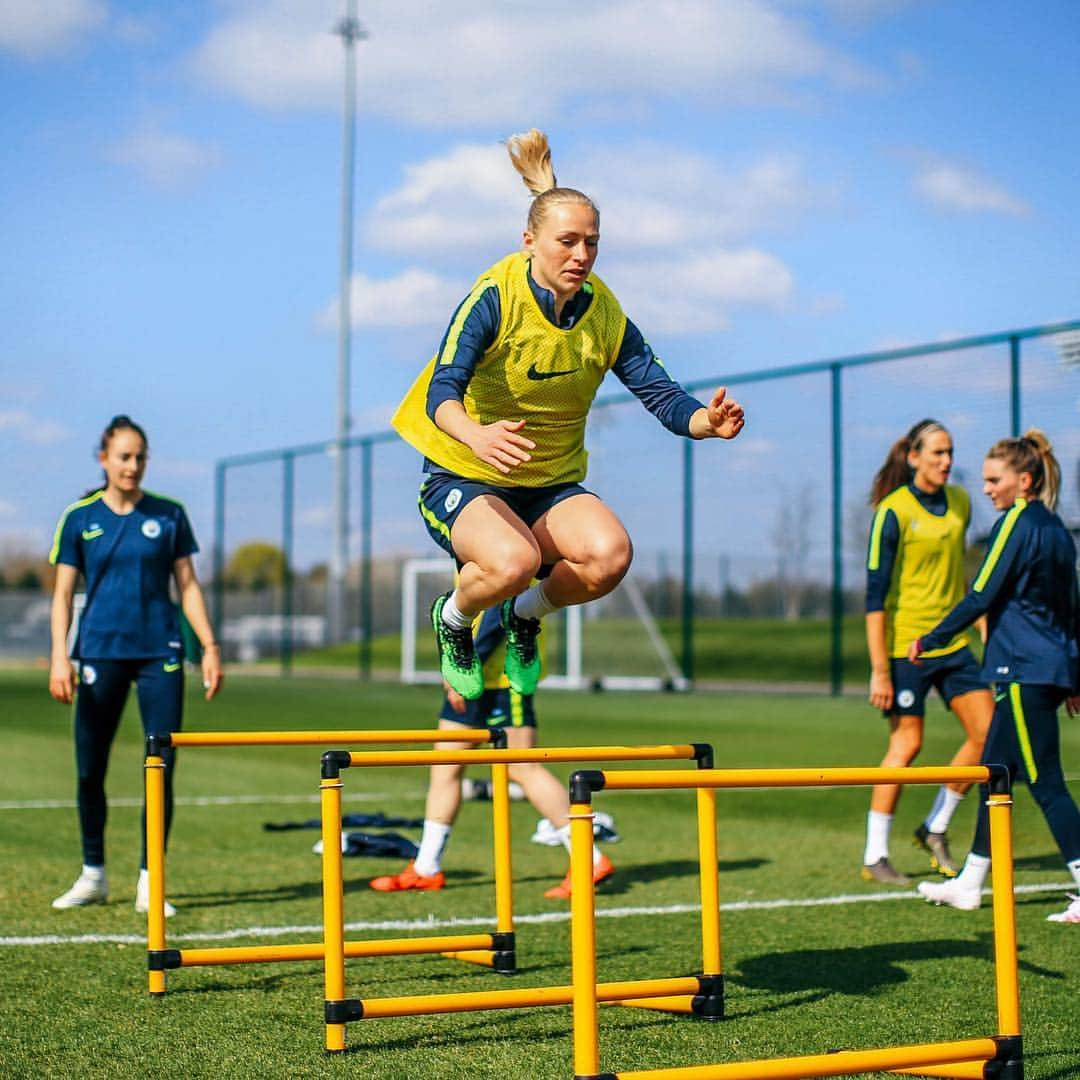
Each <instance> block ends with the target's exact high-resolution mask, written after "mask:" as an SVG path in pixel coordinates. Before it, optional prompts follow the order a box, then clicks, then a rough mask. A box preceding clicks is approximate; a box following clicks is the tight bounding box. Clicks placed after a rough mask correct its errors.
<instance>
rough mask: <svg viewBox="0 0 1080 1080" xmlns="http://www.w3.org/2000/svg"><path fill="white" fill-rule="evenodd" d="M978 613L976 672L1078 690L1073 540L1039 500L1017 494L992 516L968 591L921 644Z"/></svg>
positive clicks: (1079, 618) (938, 639) (933, 644)
mask: <svg viewBox="0 0 1080 1080" xmlns="http://www.w3.org/2000/svg"><path fill="white" fill-rule="evenodd" d="M981 615H986V617H987V641H986V653H985V656H984V658H983V676H984V678H986V679H987V680H988V681H990V682H999V683H1001V682H1019V683H1031V684H1037V685H1042V686H1058V687H1062V688H1063V689H1065V690H1068V691H1071V692H1077V691H1080V640H1078V639H1080V594H1078V590H1077V579H1076V545H1075V544H1074V543H1073V539H1072V537H1071V536H1070V535H1069V531H1068V530H1067V529H1066V528H1065V525H1064V524H1063V522H1062V520H1061V518H1059V517H1058V516H1057V514H1055V513H1053V511H1051V510H1048V509H1047V508H1046V507H1045V506H1044V505H1043V504H1042V503H1041V502H1039V501H1037V500H1034V501H1030V502H1029V501H1026V500H1024V499H1017V501H1016V505H1015V506H1013V507H1012V508H1011V509H1010V510H1008V511H1007V512H1006V513H1005V514H1003V515H1002V516H1001V517H1000V518H999V519H998V520H997V522H996V523H995V524H994V528H993V529H992V531H991V533H990V538H989V550H988V552H987V555H986V558H985V559H984V560H983V564H982V566H981V567H980V569H979V573H978V575H977V576H976V578H975V581H974V583H973V584H972V586H971V589H970V591H969V592H968V594H967V596H965V597H964V599H963V600H961V601H960V603H959V604H957V606H956V607H955V608H953V610H952V611H950V612H949V614H948V615H946V616H945V618H944V619H942V620H941V622H940V623H938V625H937V626H935V627H934V629H933V630H931V631H930V633H929V634H926V635H925V636H924V637H923V638H922V639H921V641H920V645H921V647H922V648H923V649H924V650H929V649H935V648H940V647H941V646H942V645H943V644H944V643H945V642H947V641H949V640H950V639H951V638H952V637H953V636H954V635H955V634H957V633H959V632H960V631H961V630H963V629H964V628H965V627H967V626H970V625H971V624H972V623H973V622H974V621H975V620H976V619H977V618H979V616H981Z"/></svg>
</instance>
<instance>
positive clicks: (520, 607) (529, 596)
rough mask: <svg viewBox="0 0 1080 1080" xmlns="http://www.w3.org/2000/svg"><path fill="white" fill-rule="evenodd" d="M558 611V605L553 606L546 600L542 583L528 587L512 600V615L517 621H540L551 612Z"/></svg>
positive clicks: (546, 596)
mask: <svg viewBox="0 0 1080 1080" xmlns="http://www.w3.org/2000/svg"><path fill="white" fill-rule="evenodd" d="M558 609H559V605H558V604H553V603H552V602H551V601H550V600H549V599H548V594H547V592H546V590H545V589H544V583H543V582H542V581H538V582H537V583H536V584H535V585H530V586H529V587H528V588H527V589H526V590H525V591H524V592H523V593H522V594H521V595H520V596H518V597H516V598H515V600H514V614H515V615H516V616H517V617H518V618H519V619H542V618H543V617H544V616H545V615H550V614H551V613H552V612H553V611H558Z"/></svg>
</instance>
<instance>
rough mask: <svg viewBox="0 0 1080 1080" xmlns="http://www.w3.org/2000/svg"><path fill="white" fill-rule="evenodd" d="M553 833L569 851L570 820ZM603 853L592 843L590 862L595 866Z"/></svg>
mask: <svg viewBox="0 0 1080 1080" xmlns="http://www.w3.org/2000/svg"><path fill="white" fill-rule="evenodd" d="M555 835H556V836H557V837H558V838H559V839H560V840H561V841H562V846H563V847H564V848H566V850H567V852H568V853H569V851H570V822H567V823H566V824H565V825H564V826H563V827H562V828H561V829H556V830H555ZM602 858H603V855H602V854H601V853H600V849H599V848H598V847H597V846H596V845H595V844H593V846H592V864H593V866H596V865H598V864H599V862H600V860H601V859H602Z"/></svg>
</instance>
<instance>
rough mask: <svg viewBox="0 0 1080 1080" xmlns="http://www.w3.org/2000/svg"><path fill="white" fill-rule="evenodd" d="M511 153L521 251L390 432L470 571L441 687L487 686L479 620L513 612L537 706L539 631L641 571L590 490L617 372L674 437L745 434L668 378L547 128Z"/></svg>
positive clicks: (442, 532)
mask: <svg viewBox="0 0 1080 1080" xmlns="http://www.w3.org/2000/svg"><path fill="white" fill-rule="evenodd" d="M507 147H508V150H509V154H510V160H511V162H512V164H513V166H514V168H515V169H516V170H517V171H518V172H519V173H520V174H521V177H522V180H523V181H524V183H525V186H526V187H527V188H528V190H529V192H530V194H531V195H532V196H533V200H532V203H531V205H530V207H529V213H528V218H527V222H526V227H525V231H524V238H523V239H524V245H523V250H522V251H519V252H516V253H514V254H513V255H508V256H507V257H506V258H504V259H501V260H500V261H499V262H497V263H496V264H495V265H494V266H492V267H490V268H489V269H488V270H486V271H485V272H484V273H483V274H481V275H480V277H479V278H478V279H477V281H476V284H475V285H474V286H473V289H472V291H471V292H470V293H469V295H468V296H467V297H466V298H465V300H464V301H462V303H461V305H460V306H459V307H458V309H457V311H456V312H455V313H454V316H453V318H452V319H451V322H450V325H449V327H448V329H447V331H446V334H445V336H444V337H443V341H442V344H441V345H440V347H439V350H438V353H437V354H436V355H435V357H434V358H433V359H432V360H431V362H430V363H429V364H428V365H427V367H426V368H425V369H424V370H423V371H422V372H421V374H420V377H419V378H418V379H417V380H416V382H415V383H414V384H413V387H412V389H411V390H410V391H409V393H408V394H407V396H406V397H405V399H404V400H403V402H402V403H401V405H400V406H399V408H398V410H397V412H396V414H395V416H394V420H393V423H394V426H395V427H396V429H397V430H398V432H399V433H400V434H401V435H402V437H403V438H404V439H405V440H406V441H407V442H409V443H410V444H411V445H413V446H414V447H416V449H418V450H419V451H420V452H421V453H422V454H423V455H424V473H425V478H424V482H423V485H422V487H421V492H420V512H421V515H422V517H423V519H424V522H425V524H426V526H427V528H428V530H429V532H430V533H431V535H432V537H433V539H434V540H435V542H436V543H438V544H439V545H440V546H441V547H443V548H444V549H445V550H446V551H448V552H449V553H450V554H452V555H453V556H454V558H455V559H456V560H457V563H458V567H459V571H460V574H459V580H458V584H457V587H456V588H455V589H454V590H453V591H452V592H451V593H448V594H447V595H446V596H442V597H439V598H438V599H437V600H436V602H435V605H434V607H433V609H432V621H433V624H434V628H435V630H436V634H437V637H438V642H439V650H440V657H441V666H442V671H443V676H444V678H445V679H446V681H447V683H448V684H449V685H450V686H451V687H452V688H453V689H454V690H456V691H457V692H458V693H460V694H461V695H462V696H463V697H465V698H466V699H470V700H471V699H474V698H477V697H479V695H480V694H481V693H482V692H483V688H484V687H483V677H482V674H481V671H480V665H479V663H478V662H477V659H476V656H475V651H474V649H473V644H472V635H471V633H470V629H469V628H470V624H471V622H472V619H473V618H474V617H475V616H476V615H477V614H479V612H481V611H483V610H485V609H488V608H492V607H495V608H501V611H502V617H503V623H504V626H505V628H506V634H507V650H506V674H507V677H508V679H509V682H510V685H511V687H512V688H513V689H514V690H515V691H517V692H518V693H522V694H531V693H532V692H533V691H534V690H535V689H536V680H537V678H538V674H539V663H538V661H537V655H536V634H537V633H538V631H539V625H540V624H539V620H540V619H541V618H542V617H543V616H545V615H548V614H550V613H551V612H552V611H555V610H557V609H559V608H562V607H566V606H567V605H571V604H582V603H585V602H587V601H589V600H593V599H596V598H597V597H601V596H604V595H605V594H607V593H609V592H611V590H612V589H614V588H615V587H616V585H618V583H619V582H620V581H621V580H622V577H623V575H624V574H625V573H626V571H627V569H628V568H629V565H630V559H631V555H632V547H631V543H630V538H629V536H628V535H627V533H626V529H625V528H624V527H623V525H622V522H620V521H619V519H618V518H617V517H616V516H615V514H614V513H613V512H612V511H611V510H609V509H608V508H607V506H605V505H604V503H602V502H601V501H600V500H599V499H598V498H597V497H596V496H595V495H593V494H592V493H590V492H588V491H587V490H586V489H585V488H584V487H582V481H583V480H584V479H585V472H586V451H585V422H586V418H587V417H588V414H589V409H590V407H591V405H592V402H593V399H594V397H595V395H596V392H597V390H598V388H599V386H600V383H601V381H602V380H603V378H604V376H605V375H606V374H607V373H608V372H609V371H613V372H614V374H615V375H616V377H617V378H619V379H620V380H621V381H622V383H623V384H624V385H625V386H626V387H627V388H628V389H629V390H631V391H632V392H633V393H634V394H635V395H636V396H637V397H638V398H639V399H640V400H641V402H642V403H643V404H644V405H645V407H646V408H647V409H648V410H649V411H650V412H652V413H653V414H654V415H655V416H656V417H657V419H658V420H659V421H660V422H661V423H662V424H664V426H665V427H667V428H668V429H669V430H670V431H672V432H674V433H675V434H678V435H682V436H686V437H690V438H695V439H705V438H714V437H719V438H723V439H731V438H734V437H735V436H736V435H737V434H738V433H739V431H740V430H741V429H742V426H743V410H742V408H741V407H740V406H739V405H738V404H737V403H736V402H734V401H731V400H729V399H727V397H726V392H725V391H724V390H723V389H720V390H718V391H717V392H716V394H714V395H713V397H712V399H711V400H710V401H709V403H708V404H707V405H705V404H702V403H701V402H699V401H697V400H695V399H694V398H693V397H691V396H690V395H689V394H687V393H686V392H685V391H684V390H683V389H682V387H680V386H679V384H678V383H677V382H675V381H674V380H673V379H672V378H671V376H670V375H668V373H667V371H666V369H665V368H664V366H663V364H662V363H661V362H660V361H659V360H658V359H657V357H656V356H655V355H654V354H653V351H652V349H651V348H650V347H649V345H648V344H647V343H646V342H645V339H644V338H643V337H642V335H641V332H640V331H639V330H638V329H637V327H636V326H634V324H633V323H632V322H630V320H629V319H627V317H626V316H625V315H624V314H623V311H622V308H621V307H620V306H619V302H618V300H616V298H615V296H614V294H613V293H612V292H611V290H610V289H608V287H607V286H606V285H605V284H604V283H603V281H601V279H600V278H599V277H597V276H596V275H595V274H593V272H592V269H593V263H594V262H595V260H596V255H597V249H598V245H599V242H600V213H599V211H598V209H597V207H596V205H595V204H594V203H593V201H592V200H591V199H590V198H589V197H588V196H587V195H585V194H584V193H583V192H581V191H578V190H577V189H576V188H569V187H560V186H559V184H558V182H557V180H556V177H555V172H554V169H553V166H552V161H551V149H550V147H549V145H548V140H547V136H546V135H544V134H543V133H542V132H540V131H536V130H535V129H534V130H532V131H529V132H527V133H525V134H522V135H514V136H512V137H511V138H510V140H509V142H508V144H507ZM536 577H539V578H540V579H541V580H540V582H539V584H535V585H532V586H531V587H530V581H531V580H532V579H533V578H536Z"/></svg>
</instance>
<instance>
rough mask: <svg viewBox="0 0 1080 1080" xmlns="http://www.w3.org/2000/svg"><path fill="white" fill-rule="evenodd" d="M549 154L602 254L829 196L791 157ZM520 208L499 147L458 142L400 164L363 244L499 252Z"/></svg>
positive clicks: (749, 228)
mask: <svg viewBox="0 0 1080 1080" xmlns="http://www.w3.org/2000/svg"><path fill="white" fill-rule="evenodd" d="M555 154H556V157H555V165H556V168H557V170H558V172H559V179H560V182H561V183H565V184H568V185H570V186H572V187H582V188H584V189H585V190H586V191H587V192H588V193H589V195H590V196H591V197H592V198H594V199H595V200H596V202H597V205H598V206H599V207H600V212H601V224H602V230H601V231H602V235H603V240H602V251H604V252H610V253H612V254H615V255H622V254H625V253H627V252H640V251H662V250H664V249H670V248H671V247H673V246H679V247H689V248H690V249H694V248H700V247H702V246H704V245H709V244H714V243H722V242H730V241H731V240H733V239H738V238H743V237H746V236H748V235H750V234H751V233H753V232H755V231H757V230H761V229H769V228H773V227H776V226H778V225H781V224H783V223H784V222H786V221H787V220H789V219H790V218H792V217H793V216H795V215H797V214H798V213H800V212H804V211H806V210H808V209H810V208H811V207H821V206H823V205H829V204H831V203H832V202H834V201H835V197H836V196H835V191H834V189H833V188H832V187H830V186H829V185H828V184H826V183H824V182H822V181H818V180H813V179H811V178H810V177H808V176H807V175H806V172H805V169H804V167H803V164H802V162H801V161H800V160H799V159H798V158H796V157H794V156H791V155H771V156H767V157H763V158H761V159H760V160H758V161H756V162H754V163H752V164H750V165H748V166H746V167H745V168H743V169H741V170H737V171H725V170H723V169H721V168H719V167H718V166H717V164H716V162H715V161H713V160H711V159H710V158H708V157H706V156H705V155H703V154H699V153H694V152H688V151H686V150H682V149H679V148H676V147H673V146H666V145H657V144H639V145H633V146H623V147H610V148H605V150H604V151H603V152H597V153H595V154H592V155H588V156H587V157H585V158H584V159H582V160H575V161H571V162H569V163H565V162H561V161H560V160H559V158H558V150H557V148H556V151H555ZM564 166H566V167H564ZM528 205H529V203H528V193H527V192H526V191H525V188H524V186H523V185H522V183H521V180H520V178H519V177H518V175H517V173H516V172H515V171H514V169H513V167H512V166H511V164H510V162H509V160H508V157H507V153H506V150H505V148H504V147H503V146H501V145H499V144H494V145H476V144H467V145H460V146H456V147H454V148H452V149H451V150H449V151H448V152H447V153H445V154H443V155H440V156H439V157H435V158H431V159H429V160H427V161H424V162H422V163H420V164H416V165H410V166H408V167H407V168H406V172H405V179H404V181H403V183H402V184H401V186H400V187H399V188H398V189H397V190H396V191H393V192H391V193H390V194H389V195H386V196H384V197H383V198H382V199H380V200H379V201H378V203H376V205H375V206H374V208H373V209H372V211H371V213H370V214H369V215H368V216H367V219H366V221H365V223H364V241H363V242H364V243H365V245H368V246H370V247H373V248H376V249H379V250H383V251H391V252H394V253H397V254H408V255H423V256H424V257H425V258H432V257H440V256H457V255H459V254H460V253H461V252H463V251H468V252H476V251H485V252H491V251H502V250H505V249H507V248H509V247H512V246H514V245H516V243H517V242H518V239H519V237H520V235H521V231H522V229H523V228H524V225H525V217H526V214H527V212H528Z"/></svg>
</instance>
